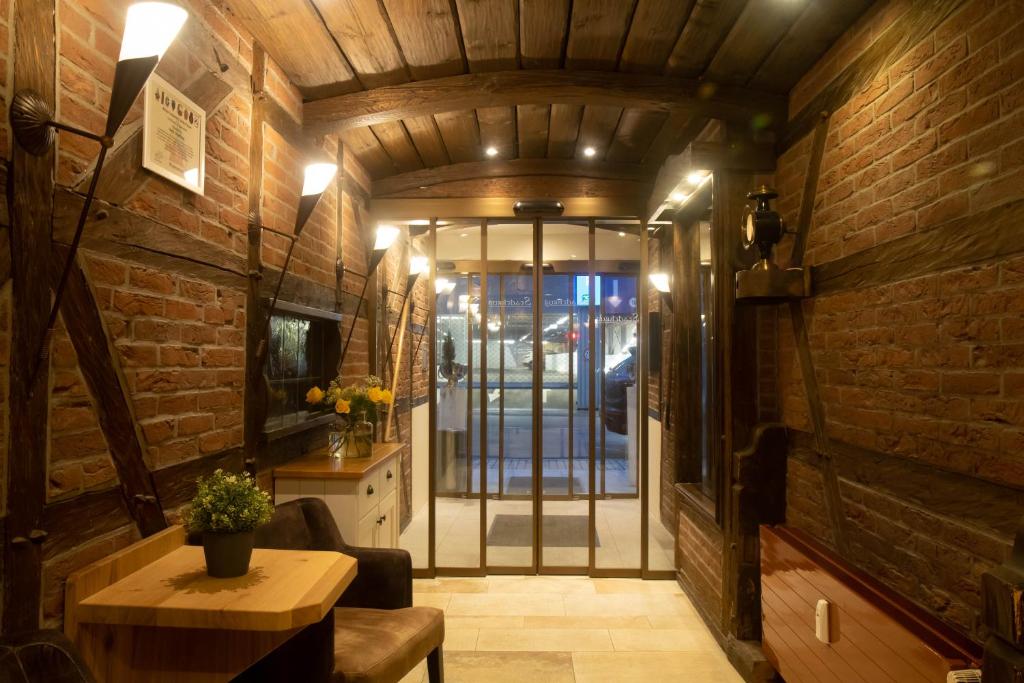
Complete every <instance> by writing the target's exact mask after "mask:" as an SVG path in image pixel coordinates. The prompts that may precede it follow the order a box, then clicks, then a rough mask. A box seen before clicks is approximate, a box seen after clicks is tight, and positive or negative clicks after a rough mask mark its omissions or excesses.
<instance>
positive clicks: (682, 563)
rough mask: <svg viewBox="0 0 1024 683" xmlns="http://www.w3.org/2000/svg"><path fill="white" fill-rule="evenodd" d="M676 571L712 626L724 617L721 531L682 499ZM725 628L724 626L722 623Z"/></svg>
mask: <svg viewBox="0 0 1024 683" xmlns="http://www.w3.org/2000/svg"><path fill="white" fill-rule="evenodd" d="M678 519H679V522H678V526H677V533H676V570H677V572H678V575H679V579H680V581H681V582H682V583H683V585H684V587H685V588H686V593H687V595H688V596H689V597H690V599H691V600H693V602H694V603H695V604H696V605H697V607H698V608H699V609H700V610H701V612H703V614H704V615H705V616H706V617H707V618H708V619H710V620H711V621H712V622H718V621H719V620H720V619H721V616H722V585H723V584H722V562H723V557H724V555H723V553H724V549H723V546H722V542H723V540H722V530H721V529H719V528H718V526H717V525H716V524H715V523H714V520H712V519H710V518H709V517H707V515H705V514H703V513H702V512H701V511H699V510H697V509H696V508H694V507H693V505H692V503H690V502H688V501H687V500H685V499H684V498H683V497H682V496H680V499H679V516H678ZM719 626H720V628H723V629H724V628H725V624H724V623H719Z"/></svg>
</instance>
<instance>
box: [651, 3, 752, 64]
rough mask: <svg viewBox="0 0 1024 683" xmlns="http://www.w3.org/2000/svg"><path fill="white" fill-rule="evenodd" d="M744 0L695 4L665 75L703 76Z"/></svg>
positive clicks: (734, 20)
mask: <svg viewBox="0 0 1024 683" xmlns="http://www.w3.org/2000/svg"><path fill="white" fill-rule="evenodd" d="M746 2H747V0H722V1H721V2H716V3H710V2H708V3H704V2H698V3H697V4H696V5H695V6H694V8H693V11H692V12H691V13H690V18H689V19H688V20H687V21H686V26H685V27H683V32H682V33H681V34H679V40H677V41H676V45H675V47H674V48H673V49H672V54H671V55H669V58H668V64H666V65H665V73H666V74H667V75H669V76H687V77H692V76H700V75H701V74H703V73H704V70H705V69H706V68H707V66H708V64H709V63H710V62H711V59H712V58H713V57H714V56H715V51H716V50H718V46H719V45H721V44H722V41H723V40H724V39H725V36H726V34H728V33H729V29H731V28H732V26H733V24H734V23H735V22H736V19H737V17H739V16H740V12H742V11H743V6H744V5H745V4H746Z"/></svg>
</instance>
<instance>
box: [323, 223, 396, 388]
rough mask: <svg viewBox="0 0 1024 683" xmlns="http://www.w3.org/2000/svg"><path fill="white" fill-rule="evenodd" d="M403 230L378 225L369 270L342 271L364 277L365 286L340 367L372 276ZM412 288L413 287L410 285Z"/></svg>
mask: <svg viewBox="0 0 1024 683" xmlns="http://www.w3.org/2000/svg"><path fill="white" fill-rule="evenodd" d="M400 232H401V231H400V230H399V229H398V228H397V227H395V226H393V225H386V224H383V223H381V224H380V225H378V226H377V231H376V234H375V235H374V239H373V251H371V252H370V258H369V260H368V261H367V270H366V272H365V273H358V272H356V271H354V270H352V269H350V268H343V269H342V273H352V274H353V275H355V276H356V277H360V278H362V279H363V288H362V289H361V290H360V291H359V300H358V301H357V302H356V310H355V311H353V312H352V324H351V325H349V328H348V335H347V336H346V337H345V344H344V345H343V346H342V347H341V357H340V358H339V359H338V367H339V368H341V366H342V364H343V363H344V362H345V355H346V354H347V353H348V346H349V344H350V343H351V342H352V333H353V332H355V329H356V321H357V320H358V319H359V309H360V308H362V306H363V301H364V300H365V299H366V287H367V285H368V284H369V283H370V276H372V275H373V273H374V272H375V271H376V270H377V266H379V265H380V262H381V260H382V259H383V258H384V254H386V253H388V249H390V248H391V245H392V244H394V243H395V240H396V239H398V235H399V233H400ZM410 289H411V287H410Z"/></svg>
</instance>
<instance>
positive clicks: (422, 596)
mask: <svg viewBox="0 0 1024 683" xmlns="http://www.w3.org/2000/svg"><path fill="white" fill-rule="evenodd" d="M451 599H452V594H451V593H417V592H416V590H415V589H413V593H412V604H413V605H414V606H416V607H436V608H437V609H447V608H448V603H449V602H450V601H451Z"/></svg>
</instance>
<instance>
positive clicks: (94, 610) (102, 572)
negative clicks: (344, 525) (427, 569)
mask: <svg viewBox="0 0 1024 683" xmlns="http://www.w3.org/2000/svg"><path fill="white" fill-rule="evenodd" d="M162 535H165V536H164V538H162V539H161V538H160V537H161V536H162ZM183 539H184V534H183V532H182V531H181V530H180V528H178V529H177V531H175V530H173V529H172V530H168V531H167V532H161V534H157V535H156V536H154V537H150V538H149V539H145V540H143V541H140V543H138V544H135V546H131V547H129V548H126V549H125V551H121V554H120V555H122V556H121V557H117V556H112V558H107V559H105V560H104V561H101V562H100V563H97V565H92V566H91V567H87V568H86V569H84V570H82V571H80V572H76V574H75V575H73V576H72V577H69V580H68V581H69V586H68V599H69V600H75V602H74V604H73V605H67V606H66V608H67V610H68V612H70V613H71V614H72V615H73V616H72V617H71V619H70V622H69V623H67V624H66V625H65V631H66V632H68V635H69V636H71V637H72V638H73V639H74V641H75V642H76V644H77V645H78V647H79V648H80V650H81V652H82V656H83V658H84V659H85V660H86V662H87V663H88V664H89V667H90V669H91V670H92V671H93V673H94V674H95V675H96V677H97V679H99V680H100V681H142V680H145V681H190V682H191V681H203V682H205V681H226V680H230V679H231V678H233V677H234V676H235V675H237V674H238V673H240V672H241V671H243V670H245V669H246V668H247V667H248V666H250V665H251V664H253V663H254V662H256V661H257V660H259V659H260V658H261V657H263V656H264V655H266V654H267V653H268V652H270V651H271V650H273V649H274V648H275V647H277V646H278V645H280V644H281V643H283V642H284V641H285V640H287V639H288V638H290V637H291V636H292V635H294V634H295V633H296V632H297V631H298V630H299V629H301V628H302V627H303V626H308V625H310V624H315V623H317V622H318V621H320V620H321V619H323V618H324V617H325V616H327V614H328V613H329V611H330V610H331V609H332V608H333V606H334V603H335V602H336V601H337V599H338V597H339V596H340V595H341V593H342V592H343V591H344V590H345V588H347V587H348V585H349V584H350V583H351V582H352V580H353V579H354V578H355V575H356V560H355V558H352V557H349V556H347V555H342V554H341V553H336V552H324V551H298V550H264V549H256V550H254V551H253V556H252V562H251V564H250V567H249V573H248V574H246V575H245V576H240V577H238V578H233V579H216V578H212V577H210V576H207V574H206V562H205V560H204V558H203V549H202V548H201V547H197V546H187V545H181V543H182V542H183ZM147 542H149V543H151V544H152V545H151V547H150V556H151V557H152V556H153V555H158V557H156V559H151V561H148V562H146V563H144V564H141V566H138V567H137V568H133V567H131V566H127V572H126V571H125V567H122V568H121V569H120V570H119V569H118V560H120V561H121V562H122V564H124V562H125V561H126V560H127V564H128V565H131V564H133V562H132V561H131V556H128V557H125V556H124V555H123V554H124V553H126V552H128V551H133V550H134V551H135V552H136V555H135V557H136V560H135V562H134V564H140V563H141V561H140V560H138V559H137V558H138V556H139V551H142V554H145V550H146V548H145V546H144V544H146V543H147ZM161 544H162V545H161ZM139 546H142V547H139ZM154 548H156V550H154ZM165 551H166V552H165ZM111 559H112V560H113V561H111ZM104 567H106V569H104ZM119 574H120V575H121V576H123V578H120V579H119V580H118V575H119ZM89 583H91V584H92V586H91V587H89V588H87V587H86V584H89ZM100 586H103V587H100ZM96 588H98V590H94V589H96ZM86 594H87V595H88V597H82V596H84V595H86ZM67 617H68V615H67V614H66V620H67Z"/></svg>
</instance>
